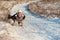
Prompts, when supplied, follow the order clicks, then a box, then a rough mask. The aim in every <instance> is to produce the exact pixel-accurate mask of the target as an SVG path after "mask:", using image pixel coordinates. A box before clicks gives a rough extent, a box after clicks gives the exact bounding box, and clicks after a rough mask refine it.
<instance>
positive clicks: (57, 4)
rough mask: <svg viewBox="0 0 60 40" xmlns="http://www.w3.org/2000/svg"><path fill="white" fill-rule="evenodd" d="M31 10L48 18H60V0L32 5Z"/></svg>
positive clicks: (42, 1) (46, 0) (43, 0)
mask: <svg viewBox="0 0 60 40" xmlns="http://www.w3.org/2000/svg"><path fill="white" fill-rule="evenodd" d="M29 9H30V10H31V11H32V12H34V13H37V14H39V15H41V16H44V17H47V18H55V17H59V18H60V16H59V15H60V0H41V1H38V2H34V3H31V4H30V5H29Z"/></svg>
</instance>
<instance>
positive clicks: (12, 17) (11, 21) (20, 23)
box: [8, 14, 26, 26]
mask: <svg viewBox="0 0 60 40" xmlns="http://www.w3.org/2000/svg"><path fill="white" fill-rule="evenodd" d="M25 17H26V16H25V15H24V16H23V17H22V18H19V19H18V17H17V16H16V14H15V15H13V16H11V15H10V14H9V15H8V20H9V23H11V24H12V25H15V22H16V21H17V23H18V24H19V25H20V26H23V20H24V19H25ZM20 19H21V20H20Z"/></svg>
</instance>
